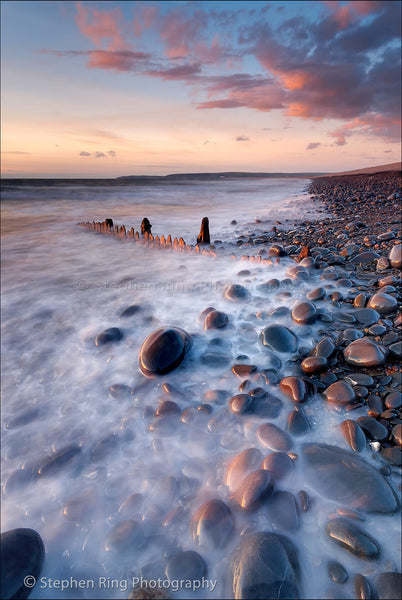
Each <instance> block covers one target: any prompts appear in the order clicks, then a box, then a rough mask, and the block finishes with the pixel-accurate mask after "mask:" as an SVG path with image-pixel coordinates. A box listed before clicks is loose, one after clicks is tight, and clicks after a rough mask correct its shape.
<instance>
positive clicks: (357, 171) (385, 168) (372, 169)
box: [315, 162, 402, 177]
mask: <svg viewBox="0 0 402 600" xmlns="http://www.w3.org/2000/svg"><path fill="white" fill-rule="evenodd" d="M401 165H402V163H400V162H395V163H390V164H388V165H378V166H377V167H367V168H365V169H354V170H353V171H342V172H340V173H327V174H326V177H336V176H341V175H373V174H374V173H383V172H384V171H401ZM315 177H317V175H315ZM318 177H319V176H318Z"/></svg>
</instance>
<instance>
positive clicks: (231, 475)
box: [225, 448, 290, 492]
mask: <svg viewBox="0 0 402 600" xmlns="http://www.w3.org/2000/svg"><path fill="white" fill-rule="evenodd" d="M261 459H262V453H261V452H260V451H259V450H257V448H247V449H246V450H243V452H240V454H238V455H237V456H235V457H234V458H233V459H232V460H231V461H230V463H229V464H228V466H227V468H226V472H225V485H227V486H228V488H229V489H230V491H231V492H233V491H235V490H236V489H237V488H238V487H239V485H240V483H241V482H242V481H243V479H245V478H246V476H247V475H249V474H250V473H251V472H252V471H255V470H256V469H257V468H258V466H259V464H260V462H261ZM289 460H290V459H289ZM261 468H263V467H261Z"/></svg>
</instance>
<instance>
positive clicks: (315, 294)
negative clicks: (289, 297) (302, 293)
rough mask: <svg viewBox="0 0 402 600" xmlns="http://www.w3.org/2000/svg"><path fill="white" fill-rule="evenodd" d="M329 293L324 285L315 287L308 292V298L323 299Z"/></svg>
mask: <svg viewBox="0 0 402 600" xmlns="http://www.w3.org/2000/svg"><path fill="white" fill-rule="evenodd" d="M326 295H327V291H326V289H325V288H323V287H318V288H315V289H314V290H311V292H309V293H308V294H306V298H307V299H308V300H322V299H323V298H325V296H326Z"/></svg>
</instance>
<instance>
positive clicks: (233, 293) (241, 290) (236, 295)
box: [224, 283, 251, 302]
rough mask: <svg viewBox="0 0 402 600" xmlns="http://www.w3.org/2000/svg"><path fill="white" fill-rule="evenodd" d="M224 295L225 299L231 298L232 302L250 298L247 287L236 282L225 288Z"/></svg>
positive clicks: (247, 300) (244, 300)
mask: <svg viewBox="0 0 402 600" xmlns="http://www.w3.org/2000/svg"><path fill="white" fill-rule="evenodd" d="M224 295H225V298H226V299H227V300H231V301H232V302H249V301H250V299H251V294H250V292H249V291H248V289H247V288H245V287H243V286H242V285H239V284H237V283H235V284H232V285H229V286H228V287H227V288H225V292H224Z"/></svg>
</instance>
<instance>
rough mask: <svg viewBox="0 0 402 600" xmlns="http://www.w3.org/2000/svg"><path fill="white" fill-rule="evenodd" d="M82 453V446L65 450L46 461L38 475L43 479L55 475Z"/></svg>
mask: <svg viewBox="0 0 402 600" xmlns="http://www.w3.org/2000/svg"><path fill="white" fill-rule="evenodd" d="M80 453H81V448H80V446H69V447H68V448H64V449H63V450H61V451H60V452H57V453H56V454H54V455H53V456H50V457H49V458H47V459H46V460H45V462H44V463H43V464H42V465H41V466H40V467H39V469H38V475H41V476H42V477H43V476H45V475H55V473H57V472H58V471H59V470H60V469H62V468H63V467H64V466H65V465H67V464H69V463H70V462H71V461H73V460H74V459H75V458H76V457H77V456H78V455H79V454H80Z"/></svg>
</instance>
